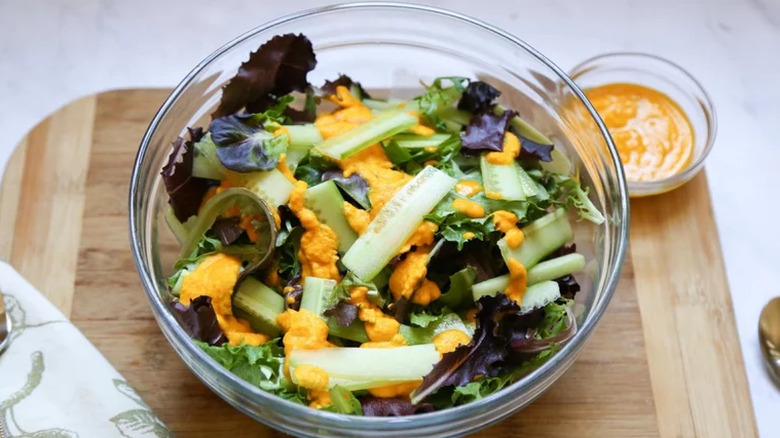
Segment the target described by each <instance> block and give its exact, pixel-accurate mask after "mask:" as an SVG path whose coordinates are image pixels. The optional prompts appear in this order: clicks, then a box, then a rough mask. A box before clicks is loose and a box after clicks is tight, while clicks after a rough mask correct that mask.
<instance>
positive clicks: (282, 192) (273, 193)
mask: <svg viewBox="0 0 780 438" xmlns="http://www.w3.org/2000/svg"><path fill="white" fill-rule="evenodd" d="M242 178H243V182H244V186H245V187H246V188H248V189H249V190H251V191H253V192H255V194H256V195H257V196H259V197H260V198H262V199H263V201H265V202H267V203H268V204H269V205H270V206H271V207H273V208H277V207H279V206H280V205H282V204H286V203H287V200H288V199H290V193H292V191H293V189H294V188H295V186H294V185H293V183H291V182H290V180H288V179H287V177H286V176H284V174H283V173H282V172H280V171H279V170H278V169H271V170H266V171H264V172H252V173H247V174H244V175H243V176H242Z"/></svg>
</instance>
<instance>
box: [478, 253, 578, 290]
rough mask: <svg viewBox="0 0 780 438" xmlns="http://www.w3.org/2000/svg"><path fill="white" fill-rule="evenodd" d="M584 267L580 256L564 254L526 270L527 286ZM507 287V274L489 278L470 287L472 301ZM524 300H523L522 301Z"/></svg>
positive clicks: (559, 276)
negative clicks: (472, 295)
mask: <svg viewBox="0 0 780 438" xmlns="http://www.w3.org/2000/svg"><path fill="white" fill-rule="evenodd" d="M584 267H585V257H584V256H583V255H582V254H577V253H573V254H566V255H565V256H561V257H556V258H554V259H551V260H547V261H544V262H541V263H539V264H538V265H536V266H534V267H532V268H531V269H529V270H528V285H529V287H530V286H533V285H535V284H537V283H542V282H545V281H549V280H555V279H556V278H561V277H563V276H565V275H569V274H573V273H575V272H579V271H581V270H582V269H583V268H584ZM507 286H509V274H506V275H501V276H499V277H495V278H491V279H490V280H485V281H483V282H480V283H477V284H475V285H474V286H472V288H471V290H472V293H473V294H474V301H476V300H478V299H480V298H481V297H483V296H485V295H491V296H492V295H495V294H496V293H498V292H503V291H504V289H506V287H507ZM524 300H525V299H524Z"/></svg>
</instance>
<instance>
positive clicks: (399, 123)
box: [315, 110, 417, 160]
mask: <svg viewBox="0 0 780 438" xmlns="http://www.w3.org/2000/svg"><path fill="white" fill-rule="evenodd" d="M416 124H417V117H415V116H413V115H411V114H407V113H406V112H404V111H402V110H388V111H385V112H382V113H379V114H377V116H376V117H374V118H373V119H371V120H369V121H367V122H366V123H363V124H362V125H359V126H356V127H355V128H353V129H350V130H349V131H346V132H344V133H342V134H338V135H335V136H333V137H331V138H329V139H327V140H324V141H322V142H320V143H319V144H318V145H317V146H316V147H315V148H316V149H317V150H318V151H320V152H321V153H322V154H324V155H327V156H329V157H331V158H334V159H336V160H341V159H344V158H346V157H349V156H350V155H354V154H356V153H358V152H360V151H362V150H363V149H365V148H367V147H369V146H371V145H372V144H375V143H378V142H380V141H382V140H384V139H386V138H388V137H392V136H393V135H395V134H398V133H399V132H403V131H406V130H407V129H409V128H411V127H412V126H414V125H416Z"/></svg>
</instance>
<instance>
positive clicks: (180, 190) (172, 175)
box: [160, 128, 212, 222]
mask: <svg viewBox="0 0 780 438" xmlns="http://www.w3.org/2000/svg"><path fill="white" fill-rule="evenodd" d="M188 130H189V134H190V139H189V140H188V141H184V139H183V138H181V137H179V138H177V139H176V141H174V142H173V148H172V151H171V154H170V155H169V156H168V162H167V163H166V164H165V166H163V168H162V171H161V172H160V175H162V179H163V184H164V185H165V190H166V191H167V192H168V203H169V204H170V205H171V208H173V212H174V214H175V215H176V218H177V219H178V220H179V221H181V222H184V221H186V220H187V219H188V218H189V217H190V216H193V215H196V214H198V209H199V208H200V204H201V202H202V201H203V195H205V194H206V191H208V189H209V187H210V186H211V185H212V181H211V180H208V179H205V178H196V177H194V176H192V160H193V158H194V156H195V155H194V151H195V148H194V146H193V145H194V143H196V142H197V141H199V140H200V139H201V138H202V137H203V129H201V128H195V129H189V128H188Z"/></svg>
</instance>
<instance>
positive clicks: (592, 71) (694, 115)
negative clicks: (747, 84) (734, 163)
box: [569, 52, 717, 197]
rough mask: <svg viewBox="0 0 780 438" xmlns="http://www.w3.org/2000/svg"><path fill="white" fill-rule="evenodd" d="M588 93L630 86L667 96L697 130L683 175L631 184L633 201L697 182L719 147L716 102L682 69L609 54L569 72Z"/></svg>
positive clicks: (653, 60) (653, 59) (655, 60)
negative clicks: (603, 87)
mask: <svg viewBox="0 0 780 438" xmlns="http://www.w3.org/2000/svg"><path fill="white" fill-rule="evenodd" d="M569 76H570V77H571V79H572V80H573V81H574V82H576V83H577V85H579V86H580V88H581V89H583V90H587V89H589V88H595V87H598V86H601V85H606V84H614V83H629V84H637V85H643V86H645V87H648V88H652V89H655V90H658V91H660V92H661V93H664V94H666V95H667V96H669V97H670V98H672V100H674V101H675V102H677V104H679V105H680V108H682V110H683V112H685V114H686V115H687V116H688V119H689V120H690V121H691V125H692V127H693V135H694V137H693V156H692V157H691V163H690V164H689V165H688V167H687V168H685V169H684V170H683V171H682V172H680V173H677V174H675V175H672V176H669V177H667V178H662V179H657V180H653V181H630V180H629V181H627V182H628V191H629V193H630V195H631V196H632V197H641V196H649V195H655V194H659V193H664V192H668V191H669V190H672V189H675V188H677V187H679V186H681V185H682V184H684V183H686V182H687V181H688V180H690V179H691V178H693V177H694V176H695V175H696V174H697V173H698V172H699V170H700V169H701V168H702V166H703V165H704V160H705V159H706V158H707V155H709V153H710V150H711V149H712V145H713V144H714V143H715V134H716V131H717V119H716V116H715V107H714V106H713V105H712V100H711V99H710V96H709V95H708V94H707V92H706V91H705V90H704V88H703V87H702V86H701V84H700V83H699V82H698V81H697V80H696V79H695V78H694V77H693V76H691V74H690V73H688V72H687V71H685V70H684V69H683V68H682V67H680V66H679V65H677V64H675V63H673V62H671V61H668V60H666V59H663V58H660V57H658V56H655V55H650V54H646V53H631V52H621V53H607V54H604V55H599V56H596V57H593V58H590V59H588V60H586V61H584V62H582V63H581V64H579V65H577V66H576V67H574V68H573V69H572V70H571V72H569Z"/></svg>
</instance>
